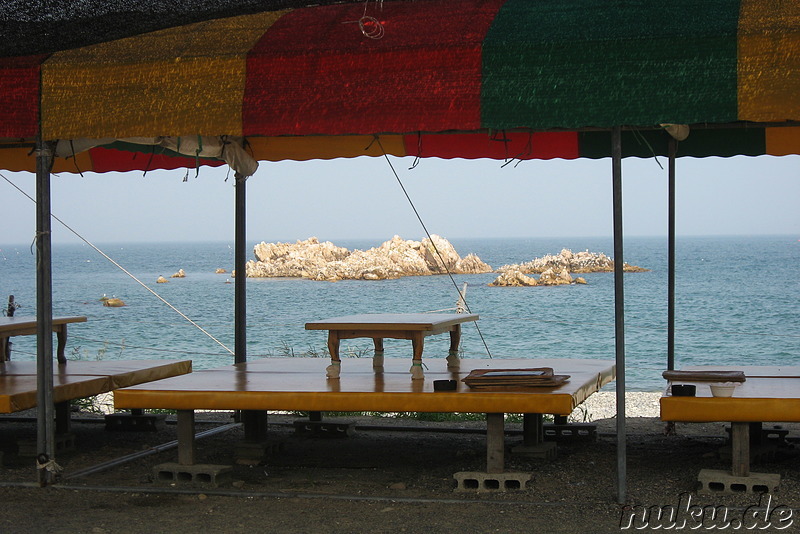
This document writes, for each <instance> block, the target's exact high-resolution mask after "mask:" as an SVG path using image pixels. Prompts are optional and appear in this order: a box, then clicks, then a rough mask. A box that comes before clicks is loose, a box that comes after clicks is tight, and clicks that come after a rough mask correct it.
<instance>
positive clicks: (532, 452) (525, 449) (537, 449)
mask: <svg viewBox="0 0 800 534" xmlns="http://www.w3.org/2000/svg"><path fill="white" fill-rule="evenodd" d="M511 454H513V455H515V456H524V457H526V458H538V459H541V460H555V459H556V457H557V456H558V445H557V444H556V442H555V441H544V442H542V443H537V444H536V445H525V444H522V445H517V446H516V447H512V449H511Z"/></svg>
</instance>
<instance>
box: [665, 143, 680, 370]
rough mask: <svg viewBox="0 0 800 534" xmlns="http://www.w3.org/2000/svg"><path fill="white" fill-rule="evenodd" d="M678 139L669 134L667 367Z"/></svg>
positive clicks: (671, 341) (671, 358)
mask: <svg viewBox="0 0 800 534" xmlns="http://www.w3.org/2000/svg"><path fill="white" fill-rule="evenodd" d="M677 151H678V141H677V140H676V139H675V138H674V137H672V136H670V138H669V145H668V153H669V169H668V174H669V192H668V195H669V205H668V211H669V215H668V217H669V220H668V225H669V229H668V232H667V233H668V238H667V239H668V244H667V248H668V249H669V250H668V252H667V257H668V259H667V262H668V267H667V369H669V370H670V371H672V370H673V369H675V154H676V152H677Z"/></svg>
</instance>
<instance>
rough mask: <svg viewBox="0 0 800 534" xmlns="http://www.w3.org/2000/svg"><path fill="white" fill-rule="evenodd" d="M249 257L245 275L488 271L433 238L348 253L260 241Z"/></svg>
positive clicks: (340, 276)
mask: <svg viewBox="0 0 800 534" xmlns="http://www.w3.org/2000/svg"><path fill="white" fill-rule="evenodd" d="M437 251H438V254H437ZM254 253H255V257H256V259H255V260H251V261H249V262H247V276H249V277H262V278H263V277H302V278H309V279H312V280H328V281H335V280H386V279H391V278H400V277H403V276H426V275H431V274H442V273H445V272H447V269H449V270H450V272H451V273H455V274H475V273H487V272H491V271H492V268H491V267H490V266H489V265H487V264H485V263H484V262H482V261H481V260H480V258H478V257H477V256H475V255H474V254H469V255H467V256H466V257H464V258H461V257H460V256H459V255H458V253H457V252H456V250H455V248H454V247H453V245H452V244H450V242H449V241H447V240H446V239H444V238H443V237H440V236H437V235H432V236H431V239H427V238H425V239H423V240H422V241H411V240H404V239H402V238H401V237H400V236H394V237H393V238H392V239H390V240H389V241H386V242H385V243H382V244H381V245H379V246H378V247H375V248H371V249H369V250H353V251H350V250H348V249H346V248H343V247H337V246H335V245H334V244H333V243H331V242H330V241H325V242H323V243H320V242H319V240H318V239H317V238H316V237H310V238H308V239H306V240H305V241H297V242H296V243H263V242H262V243H260V244H258V245H256V246H255V249H254ZM444 266H447V269H445V267H444Z"/></svg>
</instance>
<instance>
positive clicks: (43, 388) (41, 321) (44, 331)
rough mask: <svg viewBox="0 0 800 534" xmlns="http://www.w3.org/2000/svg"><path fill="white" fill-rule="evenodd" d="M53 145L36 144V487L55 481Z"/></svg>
mask: <svg viewBox="0 0 800 534" xmlns="http://www.w3.org/2000/svg"><path fill="white" fill-rule="evenodd" d="M52 166H53V147H52V143H46V142H44V141H42V140H41V138H39V139H37V141H36V388H37V389H36V403H37V406H38V410H37V412H36V426H37V434H36V435H37V439H36V452H37V454H36V461H37V463H38V464H39V465H38V467H39V469H38V480H39V484H40V485H42V486H46V485H48V484H51V483H53V482H55V480H56V475H57V473H56V470H55V469H53V466H54V465H55V422H54V418H55V406H54V404H53V276H52V254H51V235H50V169H52Z"/></svg>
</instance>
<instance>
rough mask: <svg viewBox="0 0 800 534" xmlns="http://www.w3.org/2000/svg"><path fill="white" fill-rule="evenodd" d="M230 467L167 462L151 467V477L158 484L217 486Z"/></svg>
mask: <svg viewBox="0 0 800 534" xmlns="http://www.w3.org/2000/svg"><path fill="white" fill-rule="evenodd" d="M231 469H232V467H231V466H229V465H212V464H193V465H181V464H179V463H175V462H168V463H165V464H159V465H157V466H155V467H154V468H153V479H154V480H155V482H156V483H159V484H187V485H188V484H194V485H205V486H219V485H220V482H221V480H222V478H223V475H225V474H227V473H229V472H230V471H231Z"/></svg>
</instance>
